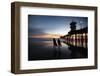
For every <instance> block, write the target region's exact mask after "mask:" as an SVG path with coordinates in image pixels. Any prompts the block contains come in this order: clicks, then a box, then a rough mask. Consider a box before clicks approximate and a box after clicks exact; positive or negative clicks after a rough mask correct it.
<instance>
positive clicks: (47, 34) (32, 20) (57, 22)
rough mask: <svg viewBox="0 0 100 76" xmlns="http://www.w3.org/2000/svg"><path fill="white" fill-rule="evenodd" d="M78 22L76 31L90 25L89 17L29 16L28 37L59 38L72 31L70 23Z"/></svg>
mask: <svg viewBox="0 0 100 76" xmlns="http://www.w3.org/2000/svg"><path fill="white" fill-rule="evenodd" d="M72 20H73V21H75V22H77V24H76V29H80V28H84V27H86V26H87V25H88V18H87V17H70V16H42V15H28V36H29V37H33V38H59V37H60V36H63V35H66V34H67V33H68V32H69V31H70V23H71V22H72Z"/></svg>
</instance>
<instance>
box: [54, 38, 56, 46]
mask: <svg viewBox="0 0 100 76" xmlns="http://www.w3.org/2000/svg"><path fill="white" fill-rule="evenodd" d="M53 44H54V46H57V43H56V39H55V38H53Z"/></svg>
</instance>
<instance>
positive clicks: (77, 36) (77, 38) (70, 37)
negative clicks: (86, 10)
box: [61, 21, 88, 47]
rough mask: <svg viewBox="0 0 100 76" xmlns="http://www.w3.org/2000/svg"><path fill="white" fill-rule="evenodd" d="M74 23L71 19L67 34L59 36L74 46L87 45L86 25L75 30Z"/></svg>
mask: <svg viewBox="0 0 100 76" xmlns="http://www.w3.org/2000/svg"><path fill="white" fill-rule="evenodd" d="M76 24H77V22H74V21H72V22H71V23H70V28H71V30H70V31H69V32H68V34H67V35H64V36H62V37H61V38H63V39H65V41H66V42H67V43H70V44H73V45H75V46H83V47H87V36H88V27H84V28H81V29H78V30H76Z"/></svg>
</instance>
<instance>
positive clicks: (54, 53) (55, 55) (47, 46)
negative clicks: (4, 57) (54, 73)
mask: <svg viewBox="0 0 100 76" xmlns="http://www.w3.org/2000/svg"><path fill="white" fill-rule="evenodd" d="M79 44H80V43H79ZM79 44H77V46H76V44H74V42H73V43H67V42H65V41H64V40H63V39H60V38H59V39H49V40H45V39H44V40H35V39H34V38H29V48H28V50H29V53H28V56H29V57H28V60H52V59H75V58H87V57H88V56H87V48H84V47H79Z"/></svg>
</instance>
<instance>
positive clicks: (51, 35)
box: [31, 34, 61, 38]
mask: <svg viewBox="0 0 100 76" xmlns="http://www.w3.org/2000/svg"><path fill="white" fill-rule="evenodd" d="M60 36H61V35H58V34H41V35H33V36H31V37H32V38H60Z"/></svg>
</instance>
